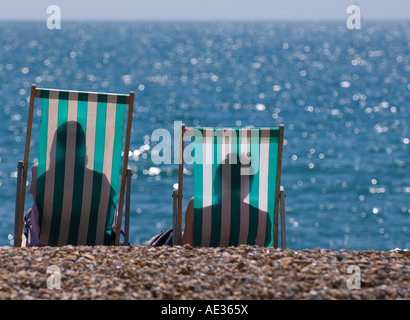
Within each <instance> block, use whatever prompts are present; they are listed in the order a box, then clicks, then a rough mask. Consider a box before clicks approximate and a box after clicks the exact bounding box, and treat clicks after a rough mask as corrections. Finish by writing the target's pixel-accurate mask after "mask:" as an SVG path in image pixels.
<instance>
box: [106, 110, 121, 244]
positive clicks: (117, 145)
mask: <svg viewBox="0 0 410 320" xmlns="http://www.w3.org/2000/svg"><path fill="white" fill-rule="evenodd" d="M124 113H125V107H124V105H117V108H116V116H115V133H114V134H115V136H114V148H113V158H112V167H111V188H110V198H109V202H108V209H107V217H106V221H105V232H104V244H108V243H109V240H110V237H111V230H112V223H113V220H114V214H115V207H116V203H117V198H118V190H119V175H120V173H121V150H122V138H123V133H124V129H123V128H124ZM124 170H126V168H124Z"/></svg>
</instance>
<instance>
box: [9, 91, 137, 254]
mask: <svg viewBox="0 0 410 320" xmlns="http://www.w3.org/2000/svg"><path fill="white" fill-rule="evenodd" d="M41 90H44V89H41V88H36V85H35V84H33V85H32V86H31V94H30V104H29V113H28V120H27V133H26V144H25V149H24V161H23V162H21V161H19V163H18V167H17V168H18V174H17V191H16V210H15V227H14V246H16V247H20V246H21V245H22V233H23V224H24V203H25V196H26V182H27V171H28V161H29V153H30V141H31V131H32V125H33V114H34V103H35V98H39V97H40V95H41ZM47 90H48V89H47ZM88 93H91V92H88ZM134 95H135V93H134V91H130V93H129V95H126V101H125V104H128V114H127V125H126V135H125V145H124V158H123V166H122V170H121V172H122V173H121V187H120V196H119V206H118V216H117V228H116V233H115V243H114V244H115V245H119V240H120V234H121V221H122V211H123V206H124V195H125V188H126V181H127V180H128V182H129V181H130V179H129V177H130V176H131V171H130V170H129V169H128V168H127V166H128V152H129V148H130V138H131V124H132V115H133V110H134ZM128 188H130V183H127V195H129V194H130V191H129V189H128ZM126 210H129V199H127V202H126ZM126 214H127V216H126V223H127V221H128V219H129V212H126ZM126 230H128V227H126ZM124 239H125V241H124V244H128V243H127V242H128V235H125V237H124Z"/></svg>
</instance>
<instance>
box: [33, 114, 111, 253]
mask: <svg viewBox="0 0 410 320" xmlns="http://www.w3.org/2000/svg"><path fill="white" fill-rule="evenodd" d="M87 163H88V157H87V148H86V138H85V134H84V131H83V129H82V126H81V125H80V124H79V123H78V122H76V121H67V122H64V123H63V124H61V125H60V126H59V127H58V128H57V130H56V132H55V134H54V138H53V142H52V145H51V149H50V153H49V166H48V168H47V170H46V171H45V172H43V173H42V174H41V173H40V176H38V174H37V170H38V165H37V164H36V165H34V166H33V167H32V182H31V186H30V189H29V192H30V193H32V194H33V198H34V203H33V207H32V210H31V211H32V212H31V215H32V217H31V226H30V227H29V237H28V244H29V245H40V246H41V245H59V244H64V245H65V244H72V245H77V244H86V245H93V244H95V242H96V241H97V240H96V238H97V237H98V236H97V233H98V232H100V231H98V230H97V227H98V228H100V227H101V224H103V225H105V230H104V234H103V239H102V241H101V242H102V243H103V244H109V243H110V241H112V240H113V229H112V227H115V221H113V220H114V216H115V214H116V208H115V207H116V206H115V201H114V199H115V192H114V190H113V188H112V187H111V184H110V183H109V181H108V179H107V177H106V175H105V174H104V173H102V172H100V171H98V170H93V169H90V168H89V167H88V166H87ZM100 167H101V169H102V165H100ZM101 208H102V209H101ZM101 211H102V214H101ZM101 217H102V218H101ZM99 219H100V221H99ZM101 219H102V220H104V221H102V220H101ZM98 221H99V222H98ZM61 231H62V232H63V233H64V234H65V236H64V239H63V240H61V239H59V237H60V233H61ZM84 232H85V234H84ZM100 237H101V236H100ZM61 241H62V242H61ZM102 243H101V244H102Z"/></svg>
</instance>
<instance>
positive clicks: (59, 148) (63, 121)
mask: <svg viewBox="0 0 410 320" xmlns="http://www.w3.org/2000/svg"><path fill="white" fill-rule="evenodd" d="M66 96H68V94H67V93H65V92H60V94H59V102H58V120H57V132H56V134H55V135H54V140H56V163H55V179H54V196H53V212H52V216H51V228H50V237H49V240H48V244H49V245H51V246H55V245H57V244H58V236H59V233H60V223H61V212H62V208H63V197H64V174H65V158H66V151H67V149H66V144H67V119H68V100H67V99H66ZM67 227H68V226H67Z"/></svg>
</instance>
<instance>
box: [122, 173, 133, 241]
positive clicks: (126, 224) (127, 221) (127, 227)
mask: <svg viewBox="0 0 410 320" xmlns="http://www.w3.org/2000/svg"><path fill="white" fill-rule="evenodd" d="M131 175H132V173H131V169H127V186H126V196H125V213H124V245H125V246H128V245H129V244H130V242H129V236H130V199H131Z"/></svg>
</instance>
